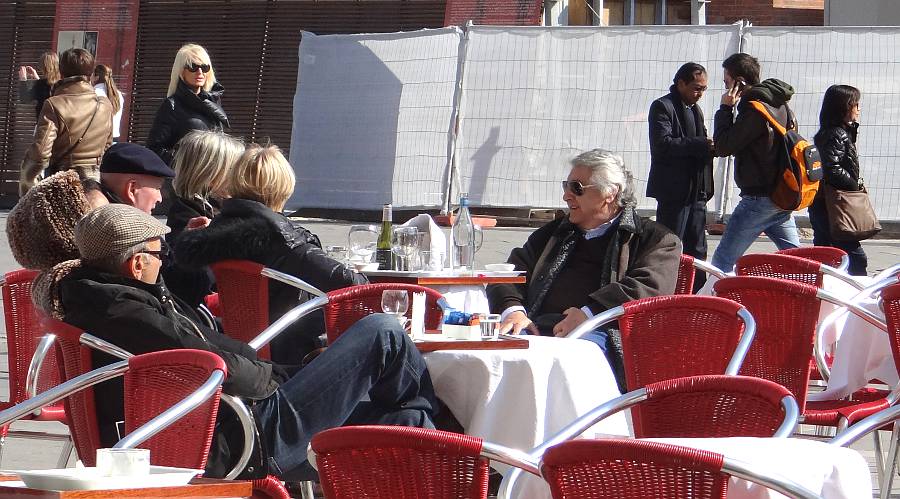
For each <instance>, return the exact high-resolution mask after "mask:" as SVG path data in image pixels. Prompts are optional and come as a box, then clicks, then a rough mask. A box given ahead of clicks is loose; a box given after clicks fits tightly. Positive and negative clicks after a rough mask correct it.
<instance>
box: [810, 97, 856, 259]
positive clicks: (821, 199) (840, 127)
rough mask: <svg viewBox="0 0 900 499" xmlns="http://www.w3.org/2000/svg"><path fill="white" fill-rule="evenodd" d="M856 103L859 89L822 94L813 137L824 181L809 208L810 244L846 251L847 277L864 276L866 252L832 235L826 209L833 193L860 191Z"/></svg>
mask: <svg viewBox="0 0 900 499" xmlns="http://www.w3.org/2000/svg"><path fill="white" fill-rule="evenodd" d="M859 99H860V92H859V89H857V88H855V87H851V86H850V85H832V86H830V87H828V90H826V91H825V96H824V98H823V99H822V109H821V111H820V112H819V127H820V128H819V131H818V133H816V136H815V143H816V147H818V148H819V154H820V155H821V157H822V168H823V170H824V173H825V177H824V179H823V180H822V182H821V184H820V185H819V192H818V194H817V195H816V199H815V201H813V204H812V205H811V206H810V207H809V223H810V224H811V225H812V228H813V233H814V235H813V244H815V245H816V246H833V247H835V248H840V249H842V250H844V251H846V252H847V254H848V255H849V257H850V267H849V268H848V271H849V272H850V274H851V275H866V264H867V258H866V252H865V251H863V248H862V246H861V245H860V244H859V240H853V239H848V238H847V236H846V235H844V234H837V233H834V231H832V225H833V224H832V218H835V217H834V216H831V217H829V213H833V211H834V207H833V206H832V207H829V206H828V205H829V204H833V203H834V201H833V197H832V195H833V194H834V193H835V192H836V191H837V192H840V191H845V192H860V191H863V190H864V186H863V179H862V177H861V176H860V174H859V158H858V156H857V151H856V135H857V129H858V128H859V123H858V121H857V120H858V119H859ZM829 208H831V209H829Z"/></svg>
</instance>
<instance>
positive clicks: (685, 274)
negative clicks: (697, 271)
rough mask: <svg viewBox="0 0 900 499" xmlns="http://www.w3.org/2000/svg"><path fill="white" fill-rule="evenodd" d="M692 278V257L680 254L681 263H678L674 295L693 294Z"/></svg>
mask: <svg viewBox="0 0 900 499" xmlns="http://www.w3.org/2000/svg"><path fill="white" fill-rule="evenodd" d="M694 277H695V276H694V257H692V256H691V255H686V254H684V253H682V254H681V261H680V262H679V263H678V279H677V280H676V281H675V294H676V295H690V294H693V292H694Z"/></svg>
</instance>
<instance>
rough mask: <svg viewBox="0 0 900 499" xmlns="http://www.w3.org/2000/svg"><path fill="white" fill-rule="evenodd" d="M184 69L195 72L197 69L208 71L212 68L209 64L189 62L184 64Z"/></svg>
mask: <svg viewBox="0 0 900 499" xmlns="http://www.w3.org/2000/svg"><path fill="white" fill-rule="evenodd" d="M184 69H187V70H188V71H190V72H191V73H196V72H197V70H198V69H199V70H200V71H201V72H203V73H209V70H210V69H212V66H210V65H209V64H195V63H193V62H192V63H190V64H185V65H184Z"/></svg>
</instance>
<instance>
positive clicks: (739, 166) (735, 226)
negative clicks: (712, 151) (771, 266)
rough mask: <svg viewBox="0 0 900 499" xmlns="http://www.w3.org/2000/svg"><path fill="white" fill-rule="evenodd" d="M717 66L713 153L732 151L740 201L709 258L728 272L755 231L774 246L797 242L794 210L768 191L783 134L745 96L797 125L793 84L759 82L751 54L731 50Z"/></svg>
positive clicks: (777, 170)
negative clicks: (719, 85)
mask: <svg viewBox="0 0 900 499" xmlns="http://www.w3.org/2000/svg"><path fill="white" fill-rule="evenodd" d="M722 67H723V68H725V78H724V79H725V87H726V88H727V89H728V91H727V92H726V93H725V94H724V95H723V96H722V104H721V106H719V110H718V111H716V115H715V119H714V132H713V141H714V143H715V147H716V156H734V164H735V168H734V181H735V183H736V184H737V186H738V187H739V188H740V190H741V201H740V202H739V203H738V205H737V206H735V208H734V211H733V212H732V214H731V217H730V218H729V219H728V225H727V226H726V228H725V233H724V234H723V235H722V240H721V241H720V242H719V246H718V247H717V248H716V252H715V254H713V258H712V264H713V265H714V266H716V267H718V268H719V269H721V270H723V271H725V272H730V271H731V270H732V269H733V268H734V264H735V262H736V261H737V259H738V258H740V256H741V255H743V254H744V252H745V251H747V248H749V247H750V245H751V244H752V243H753V241H755V240H756V238H757V236H759V234H760V232H765V234H766V235H767V236H769V239H771V240H772V241H773V242H774V243H775V245H776V246H777V247H778V249H786V248H796V247H798V246H800V238H799V235H798V233H797V226H796V225H795V223H794V218H793V211H792V210H790V209H785V208H782V207H779V206H778V205H777V204H775V202H773V201H772V198H771V197H770V194H771V193H772V191H773V188H774V187H775V186H776V184H777V183H778V177H779V175H780V174H781V172H782V170H783V168H782V166H781V165H782V164H783V160H784V147H785V146H784V139H783V136H781V135H779V134H778V132H777V131H776V130H774V129H773V128H772V126H771V125H770V124H769V123H768V121H767V119H766V117H765V116H764V115H763V114H761V113H760V112H758V111H757V110H756V109H755V108H754V107H753V106H752V105H751V104H750V102H751V101H760V102H763V103H765V104H767V109H769V110H770V111H771V115H772V117H774V118H775V119H776V120H777V121H778V122H779V123H780V124H782V125H783V126H784V128H786V129H791V128H793V129H794V130H796V128H797V126H796V122H795V120H794V119H793V116H792V115H791V112H790V109H789V108H788V106H787V102H788V101H789V100H790V99H791V96H792V95H793V94H794V89H793V88H792V87H791V86H790V85H788V84H787V83H785V82H783V81H781V80H777V79H774V78H770V79H767V80H765V81H763V82H760V81H759V62H758V61H757V60H756V58H755V57H752V56H750V55H748V54H742V53H739V54H732V55H731V56H729V57H728V58H727V59H725V61H724V62H723V63H722ZM735 107H737V111H738V114H737V118H736V119H735V117H734V108H735Z"/></svg>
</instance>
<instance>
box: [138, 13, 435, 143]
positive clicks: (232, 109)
mask: <svg viewBox="0 0 900 499" xmlns="http://www.w3.org/2000/svg"><path fill="white" fill-rule="evenodd" d="M444 4H445V0H378V1H313V0H294V1H285V0H280V1H279V0H234V1H226V0H220V1H215V0H205V1H191V0H182V1H178V2H171V1H160V0H146V1H142V2H141V11H140V16H139V29H138V43H137V54H136V57H135V78H134V88H133V89H132V90H133V91H132V96H133V97H132V98H133V100H134V101H133V103H132V110H133V111H132V119H131V129H130V137H131V140H132V141H135V142H140V143H143V142H144V141H145V140H146V138H147V134H148V133H149V131H150V127H151V126H152V124H153V117H154V115H155V113H156V109H157V108H158V107H159V104H160V102H161V101H162V99H163V98H164V97H165V92H166V88H167V86H168V81H169V75H170V72H171V67H172V60H173V58H174V56H175V52H176V51H177V50H178V48H179V47H180V46H181V45H182V44H184V43H187V42H194V43H199V44H200V45H203V46H204V47H205V48H206V49H207V50H208V51H209V52H210V57H211V58H212V60H213V65H214V66H215V68H216V77H217V78H218V79H219V80H220V81H221V83H222V85H223V86H224V87H225V94H224V97H223V106H224V108H225V111H226V112H227V113H228V116H229V119H230V121H231V127H232V128H231V131H230V132H231V133H232V134H233V135H236V136H240V137H244V138H245V139H246V140H248V141H257V142H264V141H267V140H270V141H271V142H273V143H274V144H277V145H278V146H280V147H281V148H282V149H284V150H285V152H287V151H288V150H289V149H290V138H291V123H292V119H293V114H292V109H293V99H294V91H295V88H296V82H297V62H298V61H297V50H298V45H299V42H300V31H301V30H305V31H310V32H313V33H316V34H336V33H377V32H393V31H409V30H415V29H422V28H435V27H440V26H441V24H442V21H443V16H444Z"/></svg>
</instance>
